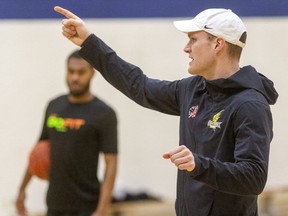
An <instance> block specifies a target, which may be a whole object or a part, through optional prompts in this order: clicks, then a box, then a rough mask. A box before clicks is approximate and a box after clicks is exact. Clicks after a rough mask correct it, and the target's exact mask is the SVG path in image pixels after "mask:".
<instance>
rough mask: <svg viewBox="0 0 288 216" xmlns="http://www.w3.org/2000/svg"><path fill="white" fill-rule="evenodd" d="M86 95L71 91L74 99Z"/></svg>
mask: <svg viewBox="0 0 288 216" xmlns="http://www.w3.org/2000/svg"><path fill="white" fill-rule="evenodd" d="M84 94H85V92H83V91H81V92H80V91H70V95H71V96H73V97H82V96H83V95H84Z"/></svg>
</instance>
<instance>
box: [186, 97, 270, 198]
mask: <svg viewBox="0 0 288 216" xmlns="http://www.w3.org/2000/svg"><path fill="white" fill-rule="evenodd" d="M234 134H235V144H233V143H231V145H235V150H234V162H222V161H219V160H217V159H211V158H206V157H203V156H200V155H197V154H195V155H194V157H195V164H196V167H195V169H194V170H193V171H192V172H191V176H192V177H193V178H194V179H195V180H198V181H201V182H204V183H206V184H208V185H209V186H211V187H213V188H215V189H216V190H218V191H221V192H225V193H231V194H236V195H258V194H260V193H261V192H262V191H263V189H264V187H265V184H266V180H267V172H268V160H269V149H270V142H271V140H272V137H273V132H272V115H271V112H270V108H269V106H268V105H267V104H263V103H261V102H246V103H245V104H243V105H242V106H241V107H240V108H239V110H238V111H237V112H236V114H235V116H234Z"/></svg>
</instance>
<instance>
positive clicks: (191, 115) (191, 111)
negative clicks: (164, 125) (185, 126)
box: [188, 105, 199, 118]
mask: <svg viewBox="0 0 288 216" xmlns="http://www.w3.org/2000/svg"><path fill="white" fill-rule="evenodd" d="M198 109H199V107H198V105H196V106H192V107H190V109H189V112H188V118H195V117H196V115H197V113H198Z"/></svg>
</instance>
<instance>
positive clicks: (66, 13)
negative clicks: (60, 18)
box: [54, 6, 78, 19]
mask: <svg viewBox="0 0 288 216" xmlns="http://www.w3.org/2000/svg"><path fill="white" fill-rule="evenodd" d="M54 10H55V11H56V12H58V13H60V14H62V15H64V16H65V17H67V18H68V19H69V18H72V19H77V18H78V17H77V16H76V15H75V14H73V13H72V12H71V11H69V10H66V9H65V8H62V7H59V6H55V7H54Z"/></svg>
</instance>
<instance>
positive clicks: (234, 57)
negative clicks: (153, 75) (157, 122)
mask: <svg viewBox="0 0 288 216" xmlns="http://www.w3.org/2000/svg"><path fill="white" fill-rule="evenodd" d="M55 10H56V11H57V12H59V13H61V14H63V15H64V16H66V18H67V19H64V20H63V22H62V24H63V35H64V36H65V37H67V38H68V39H69V40H71V41H72V42H74V43H75V44H76V45H78V46H81V47H82V48H81V50H80V54H81V56H82V57H83V58H84V59H85V60H87V61H88V62H89V63H90V64H91V65H93V66H94V67H95V68H96V69H97V70H98V71H100V72H101V74H102V75H103V77H104V78H105V79H106V80H107V81H108V82H110V83H111V84H112V85H113V86H115V87H116V88H117V89H119V90H120V91H122V92H123V93H124V94H125V95H127V96H128V97H129V98H131V99H132V100H134V101H135V102H137V103H138V104H140V105H142V106H144V107H147V108H150V109H154V110H157V111H160V112H163V113H167V114H171V115H179V116H180V141H179V144H180V145H179V146H178V147H177V148H175V149H173V150H171V151H169V152H167V153H165V154H164V155H163V157H164V158H166V159H170V160H171V162H172V163H174V164H175V165H176V166H177V167H178V178H177V200H176V213H177V215H178V216H207V215H213V216H232V215H233V216H237V215H239V216H255V215H258V212H257V196H258V194H260V193H261V192H262V190H263V188H264V186H265V183H266V180H267V172H268V171H267V170H268V159H269V146H270V142H271V140H272V137H273V132H272V115H271V111H270V106H269V105H270V104H274V103H275V102H276V100H277V97H278V94H277V92H276V90H275V89H274V87H273V82H272V81H270V80H269V79H268V78H266V77H265V76H263V75H262V74H260V73H258V72H257V71H256V70H255V69H254V68H253V67H251V66H246V67H242V68H240V66H239V59H240V55H241V51H242V48H243V47H244V46H245V42H246V28H245V26H244V24H243V22H242V21H241V19H240V18H239V17H238V16H237V15H236V14H234V13H233V12H232V11H231V10H227V9H207V10H204V11H203V12H201V13H199V14H198V15H197V16H196V17H195V18H194V19H192V20H184V21H176V22H175V23H174V24H175V26H176V28H177V29H179V30H180V31H182V32H185V33H186V34H187V36H188V40H189V41H188V43H187V45H186V46H185V48H184V51H185V52H186V53H187V54H188V55H189V58H191V61H190V63H189V68H188V72H189V73H190V74H192V75H194V76H191V77H189V78H185V79H182V80H176V81H173V82H170V81H160V80H155V79H150V78H148V77H146V76H145V75H144V74H143V72H142V71H141V69H139V68H138V67H137V66H134V65H132V64H129V63H127V62H125V61H123V60H122V59H121V58H120V57H118V56H117V54H116V53H115V52H114V51H113V50H112V49H111V48H110V47H108V46H107V45H106V44H105V43H104V42H103V41H102V40H100V39H99V38H98V37H97V36H95V35H94V34H91V33H90V32H89V30H88V29H87V27H86V26H85V24H84V22H83V21H82V20H81V19H80V18H79V17H77V16H76V15H74V14H73V13H71V12H70V11H68V10H65V9H63V8H60V7H55Z"/></svg>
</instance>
